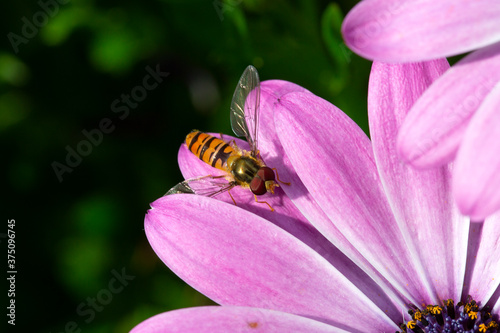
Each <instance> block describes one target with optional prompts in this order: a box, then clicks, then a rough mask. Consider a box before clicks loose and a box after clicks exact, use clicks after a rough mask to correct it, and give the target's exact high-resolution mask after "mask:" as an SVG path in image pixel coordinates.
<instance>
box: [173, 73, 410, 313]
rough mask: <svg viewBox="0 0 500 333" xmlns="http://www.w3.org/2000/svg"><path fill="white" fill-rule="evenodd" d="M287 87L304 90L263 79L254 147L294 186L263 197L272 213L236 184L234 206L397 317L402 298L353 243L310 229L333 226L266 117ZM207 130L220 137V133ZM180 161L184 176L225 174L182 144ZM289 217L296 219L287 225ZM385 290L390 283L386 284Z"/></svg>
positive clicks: (224, 197)
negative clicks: (280, 232) (393, 297)
mask: <svg viewBox="0 0 500 333" xmlns="http://www.w3.org/2000/svg"><path fill="white" fill-rule="evenodd" d="M291 91H303V92H307V90H306V89H304V88H302V87H300V86H297V85H296V84H293V83H290V82H287V81H280V80H272V81H264V82H262V84H261V98H260V103H261V114H260V124H259V129H260V130H259V149H260V152H261V155H262V157H263V159H264V161H265V162H266V163H267V165H269V166H270V167H273V168H277V171H278V175H279V177H280V179H282V180H283V181H287V182H291V183H292V184H293V186H288V185H285V184H282V186H281V189H282V190H283V191H285V193H287V194H288V195H282V194H283V193H282V191H281V189H278V190H277V194H278V195H266V201H268V202H269V203H270V204H271V205H272V206H273V207H274V208H275V209H276V212H271V211H270V210H269V209H267V207H262V206H263V205H262V204H258V203H255V200H254V197H253V195H252V194H251V193H250V191H248V190H247V189H239V188H238V189H234V190H231V192H232V194H233V197H234V198H235V200H236V203H237V205H238V207H241V208H243V209H245V210H248V211H251V212H253V213H255V214H257V215H259V216H261V217H264V218H266V219H267V220H269V221H271V222H273V223H274V224H276V225H277V226H279V227H281V228H282V229H284V230H286V231H288V232H289V233H290V234H292V235H294V236H295V237H297V238H298V239H300V240H301V241H303V242H304V243H306V244H307V245H309V246H310V247H311V248H312V249H314V250H315V251H316V252H318V253H320V254H321V255H322V256H323V257H325V258H326V259H327V260H328V261H329V262H330V263H331V264H332V265H333V266H334V267H335V268H336V269H337V270H339V271H340V272H341V273H342V274H343V275H344V276H346V277H347V278H348V279H349V280H350V281H351V282H353V283H354V284H355V285H356V286H357V287H358V288H359V289H360V290H362V291H363V293H364V294H366V295H367V296H368V297H369V298H370V299H371V300H372V301H373V302H375V303H376V304H377V305H378V306H379V307H380V308H382V309H383V310H384V311H385V312H386V313H387V314H388V315H390V316H391V318H397V319H399V318H400V317H401V314H400V311H399V308H400V306H401V305H403V302H401V304H398V305H399V306H397V307H396V306H393V304H392V302H391V301H390V300H389V299H388V298H387V295H386V293H384V292H382V290H381V288H380V287H379V286H378V285H377V283H379V284H382V283H384V282H385V284H387V281H382V280H383V278H382V277H381V276H380V274H378V272H377V271H376V270H375V269H374V268H373V267H372V266H371V265H370V264H369V263H368V261H366V259H364V258H363V257H362V256H361V255H360V254H359V252H357V251H356V249H355V247H353V246H352V245H351V244H350V243H349V242H348V241H347V240H346V239H345V238H344V237H343V236H342V235H341V234H340V232H339V231H338V230H336V232H335V235H334V237H332V233H327V235H328V236H329V239H326V238H325V237H324V236H323V235H321V233H320V232H319V231H318V230H316V229H315V227H317V225H318V223H322V224H323V225H326V226H328V227H330V228H335V227H334V226H333V225H332V224H331V223H330V221H329V220H328V219H327V218H326V216H325V215H324V213H323V211H322V210H321V209H319V207H316V206H317V205H316V204H315V202H314V200H312V199H311V198H310V195H309V193H308V192H307V190H306V189H305V187H304V186H303V185H302V183H301V181H300V178H298V176H297V175H296V173H295V171H294V170H293V167H292V166H291V164H289V163H288V162H286V161H287V158H286V155H285V153H284V151H283V148H282V147H281V143H280V142H279V139H278V137H277V135H276V131H275V129H274V122H273V121H269V120H270V119H273V106H274V104H275V103H276V102H277V100H278V97H280V96H282V95H283V94H285V93H288V92H291ZM212 134H213V135H216V136H217V137H219V134H214V133H212ZM233 139H234V140H235V142H236V144H237V145H238V146H239V147H241V148H243V149H249V147H248V144H247V143H246V142H245V141H243V140H239V139H235V138H233V137H231V136H227V135H224V140H225V141H230V140H233ZM179 165H180V167H181V171H182V174H183V175H184V177H185V178H191V177H197V176H201V175H208V174H212V175H219V174H224V172H222V171H220V170H217V169H214V168H212V167H211V166H209V165H207V164H206V163H204V162H203V161H201V160H199V159H198V158H196V157H195V156H194V155H193V154H192V153H191V152H190V151H189V150H188V149H187V147H186V146H185V145H182V146H181V149H180V150H179ZM290 196H291V197H292V198H294V202H293V203H292V201H291V200H290ZM216 198H217V199H220V200H222V201H225V202H228V203H231V204H232V203H233V201H232V199H231V198H230V196H229V194H227V193H226V194H222V195H219V196H217V197H216ZM298 203H301V204H302V206H301V208H300V209H301V211H302V213H304V207H306V209H305V212H306V213H307V214H308V215H307V218H306V217H304V215H302V214H301V212H300V211H299V210H298V209H297V207H296V205H297V204H298ZM307 207H310V208H311V209H307ZM291 220H294V221H295V222H294V223H290V221H291ZM310 221H314V222H315V225H314V226H313V225H312V224H311V223H310ZM332 240H333V241H334V242H335V243H334V244H335V245H337V246H338V244H339V243H342V249H343V251H344V253H346V252H345V251H346V249H349V252H347V253H349V258H351V259H353V260H354V262H355V263H356V264H357V265H358V266H359V265H360V264H363V267H364V268H365V270H366V269H369V270H370V273H371V276H375V277H376V278H377V277H378V279H376V281H377V283H375V282H374V281H373V280H371V279H370V278H367V276H366V274H365V273H363V271H361V270H360V269H359V268H358V267H357V266H356V265H353V262H352V261H351V260H350V259H348V258H347V257H346V256H345V254H343V253H342V252H340V251H339V250H338V249H337V248H336V247H335V246H333V245H332V242H331V241H332ZM353 253H354V255H353ZM377 274H378V276H377ZM386 288H390V287H389V286H387V287H386ZM393 293H394V291H393Z"/></svg>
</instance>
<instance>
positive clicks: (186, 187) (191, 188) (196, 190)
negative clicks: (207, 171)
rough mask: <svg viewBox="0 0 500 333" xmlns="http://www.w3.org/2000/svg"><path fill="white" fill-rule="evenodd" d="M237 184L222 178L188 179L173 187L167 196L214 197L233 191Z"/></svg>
mask: <svg viewBox="0 0 500 333" xmlns="http://www.w3.org/2000/svg"><path fill="white" fill-rule="evenodd" d="M235 185H236V184H235V183H233V182H229V181H227V180H226V179H225V178H222V177H220V176H219V177H213V176H203V177H197V178H190V179H186V180H185V181H183V182H180V183H179V184H177V185H175V186H174V187H172V188H171V189H170V190H169V191H168V192H167V193H166V194H165V195H170V194H183V193H187V194H197V195H202V196H205V197H213V196H216V195H218V194H221V193H224V192H226V191H229V190H230V189H232V188H233V187H234V186H235Z"/></svg>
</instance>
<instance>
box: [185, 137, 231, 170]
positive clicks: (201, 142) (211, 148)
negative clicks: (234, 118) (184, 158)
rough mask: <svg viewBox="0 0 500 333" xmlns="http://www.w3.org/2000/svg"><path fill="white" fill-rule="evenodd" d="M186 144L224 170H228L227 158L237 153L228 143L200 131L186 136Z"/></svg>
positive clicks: (208, 161)
mask: <svg viewBox="0 0 500 333" xmlns="http://www.w3.org/2000/svg"><path fill="white" fill-rule="evenodd" d="M186 145H187V146H188V148H189V150H190V151H191V152H192V153H193V154H195V155H196V156H197V157H198V158H199V159H200V160H202V161H203V162H205V163H207V164H210V165H211V166H213V167H215V168H217V169H220V170H223V171H227V170H226V163H227V159H228V158H229V156H231V154H234V153H235V151H234V150H233V148H232V147H231V146H230V145H229V144H228V143H226V142H224V141H222V140H221V139H218V138H216V137H215V136H212V135H210V134H207V133H203V132H199V131H193V132H191V133H189V134H188V135H187V136H186Z"/></svg>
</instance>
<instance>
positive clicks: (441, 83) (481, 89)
mask: <svg viewBox="0 0 500 333" xmlns="http://www.w3.org/2000/svg"><path fill="white" fill-rule="evenodd" d="M499 81H500V43H499V44H496V45H493V46H491V47H488V48H485V49H482V50H480V51H476V52H474V53H472V54H470V55H468V56H467V57H465V58H464V59H462V60H461V61H459V62H458V63H457V64H455V65H454V66H453V67H451V68H450V69H449V70H448V71H446V73H444V74H443V76H441V77H440V78H439V79H437V80H436V81H435V82H434V83H433V84H432V86H431V87H430V88H429V89H428V90H427V91H426V92H425V93H424V94H423V95H422V97H421V98H420V99H419V100H418V101H417V102H416V103H415V105H414V106H413V108H412V109H411V111H410V113H408V116H407V117H406V119H405V121H404V123H403V125H402V126H401V129H400V134H399V137H398V150H399V153H400V154H401V157H402V158H403V159H405V160H406V161H408V162H410V163H411V164H412V165H413V166H415V167H419V168H429V167H437V166H440V165H443V164H446V163H448V162H450V161H451V160H452V159H453V158H454V157H455V153H456V151H457V149H458V146H459V145H460V143H461V141H462V139H463V135H464V133H465V129H466V128H467V126H468V124H469V121H470V118H471V117H472V115H473V114H474V113H475V112H476V110H477V109H478V108H479V106H480V105H481V103H482V101H483V99H484V98H485V96H486V95H487V94H488V93H489V92H490V91H491V89H493V87H494V86H495V84H496V83H497V82H499Z"/></svg>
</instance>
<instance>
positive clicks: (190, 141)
mask: <svg viewBox="0 0 500 333" xmlns="http://www.w3.org/2000/svg"><path fill="white" fill-rule="evenodd" d="M259 111H260V81H259V74H258V73H257V70H256V69H255V67H253V66H248V67H247V68H246V69H245V71H244V72H243V74H242V75H241V78H240V80H239V82H238V85H237V86H236V90H235V91H234V95H233V99H232V101H231V113H230V115H231V128H232V129H233V132H234V133H235V134H236V136H244V137H245V138H246V140H247V142H248V144H249V145H250V151H246V150H244V149H241V148H239V147H238V146H237V145H236V143H235V142H234V140H233V141H231V142H225V141H223V140H222V138H220V139H219V138H217V137H215V136H213V135H210V134H207V133H203V132H200V131H192V132H191V133H189V134H188V135H187V137H186V145H187V147H188V149H189V150H190V151H191V152H192V153H193V154H194V155H195V156H197V157H198V158H199V159H201V160H202V161H203V162H205V163H207V164H209V165H211V166H212V167H215V168H217V169H219V170H222V171H225V172H226V175H222V176H212V175H208V176H202V177H196V178H191V179H187V180H185V181H183V182H180V183H179V184H177V185H176V186H174V187H173V188H171V189H170V190H169V191H168V192H167V193H166V194H165V195H170V194H178V193H190V194H198V195H203V196H207V197H214V196H216V195H218V194H221V193H224V192H228V193H229V195H230V196H231V199H232V200H233V202H234V204H235V205H236V202H235V201H234V198H233V196H232V195H231V192H229V191H230V190H231V189H232V188H234V187H235V186H241V187H244V188H248V189H250V191H252V193H253V195H254V197H255V201H256V202H258V203H265V204H267V205H268V206H269V208H270V209H271V211H274V209H273V208H272V207H271V205H269V203H267V202H265V201H258V200H257V195H263V194H265V193H267V192H271V193H273V194H274V188H275V187H277V186H279V185H278V183H277V182H276V178H277V179H278V181H280V180H279V178H278V177H277V173H276V177H275V171H276V169H271V168H270V167H268V166H266V165H265V164H264V162H263V161H262V159H261V157H260V153H259V149H258V129H259V128H258V126H259ZM280 182H281V181H280ZM281 183H284V184H286V185H290V184H289V183H285V182H281Z"/></svg>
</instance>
